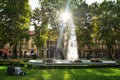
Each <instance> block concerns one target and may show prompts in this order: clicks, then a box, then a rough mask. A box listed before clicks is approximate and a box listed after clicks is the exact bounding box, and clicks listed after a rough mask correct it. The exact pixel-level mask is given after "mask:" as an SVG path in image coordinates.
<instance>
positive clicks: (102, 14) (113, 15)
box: [91, 0, 120, 58]
mask: <svg viewBox="0 0 120 80" xmlns="http://www.w3.org/2000/svg"><path fill="white" fill-rule="evenodd" d="M91 6H92V9H94V10H91V13H92V15H93V22H92V23H93V25H94V31H95V33H96V34H95V35H96V39H98V41H102V42H103V43H105V44H106V46H107V48H108V52H109V58H111V51H112V50H113V45H114V44H115V43H116V41H117V40H118V34H119V33H118V32H119V30H120V28H119V21H120V20H119V19H120V18H119V11H118V7H119V3H118V2H117V3H115V2H114V1H106V0H105V1H103V2H102V3H101V4H96V3H95V4H93V5H91Z"/></svg>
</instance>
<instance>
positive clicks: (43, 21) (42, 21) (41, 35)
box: [32, 7, 48, 57]
mask: <svg viewBox="0 0 120 80" xmlns="http://www.w3.org/2000/svg"><path fill="white" fill-rule="evenodd" d="M32 22H33V25H34V26H35V37H34V41H35V44H36V46H37V48H38V52H39V53H40V57H42V56H41V52H40V51H42V50H44V49H45V47H46V42H47V39H48V15H47V14H46V13H45V8H43V7H41V8H36V9H35V10H34V11H33V16H32Z"/></svg>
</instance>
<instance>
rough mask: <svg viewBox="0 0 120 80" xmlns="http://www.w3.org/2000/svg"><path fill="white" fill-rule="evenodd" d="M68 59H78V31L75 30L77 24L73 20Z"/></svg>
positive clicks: (70, 29)
mask: <svg viewBox="0 0 120 80" xmlns="http://www.w3.org/2000/svg"><path fill="white" fill-rule="evenodd" d="M66 59H67V60H68V61H75V60H78V50H77V40H76V32H75V25H74V24H73V21H71V22H70V25H69V38H68V46H67V56H66Z"/></svg>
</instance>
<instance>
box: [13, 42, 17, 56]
mask: <svg viewBox="0 0 120 80" xmlns="http://www.w3.org/2000/svg"><path fill="white" fill-rule="evenodd" d="M13 58H17V43H14V45H13Z"/></svg>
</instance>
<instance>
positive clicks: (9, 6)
mask: <svg viewBox="0 0 120 80" xmlns="http://www.w3.org/2000/svg"><path fill="white" fill-rule="evenodd" d="M1 1H2V2H1V4H3V7H2V11H1V12H0V14H2V15H1V17H0V18H1V23H2V24H1V26H0V28H2V32H3V33H4V34H2V41H5V43H7V42H9V43H10V44H13V54H14V57H17V44H18V41H20V35H21V34H22V30H23V29H24V28H27V29H28V27H29V22H30V6H29V3H28V0H1ZM13 5H14V6H13ZM23 34H24V33H23ZM22 38H23V37H22Z"/></svg>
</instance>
